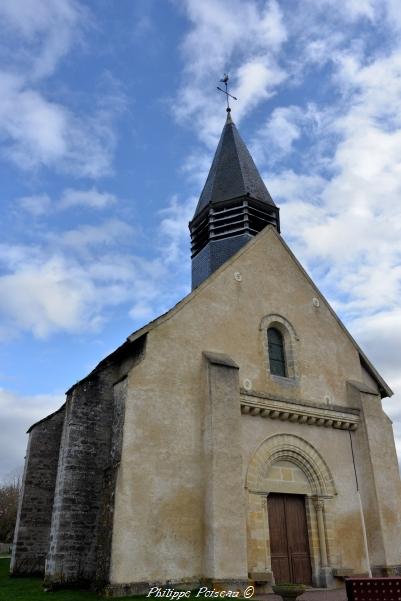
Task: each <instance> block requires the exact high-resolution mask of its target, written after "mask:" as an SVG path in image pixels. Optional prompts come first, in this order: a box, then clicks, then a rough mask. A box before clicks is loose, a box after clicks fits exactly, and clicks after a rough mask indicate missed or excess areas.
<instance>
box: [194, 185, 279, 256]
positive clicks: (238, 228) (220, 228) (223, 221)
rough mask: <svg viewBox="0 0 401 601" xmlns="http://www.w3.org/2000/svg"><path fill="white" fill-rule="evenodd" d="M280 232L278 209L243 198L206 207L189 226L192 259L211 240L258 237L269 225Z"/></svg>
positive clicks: (247, 197) (246, 197) (249, 198)
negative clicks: (248, 235) (244, 235)
mask: <svg viewBox="0 0 401 601" xmlns="http://www.w3.org/2000/svg"><path fill="white" fill-rule="evenodd" d="M268 224H271V225H274V226H275V227H276V228H277V230H278V232H280V219H279V209H278V207H275V206H271V205H266V203H264V202H261V201H259V200H256V199H254V198H251V197H249V196H243V197H240V198H234V199H232V200H226V201H222V202H219V203H215V204H213V205H210V206H207V207H205V208H204V209H203V210H202V212H201V213H200V214H199V215H197V216H196V217H195V218H194V219H193V220H192V221H191V224H190V229H191V257H192V258H193V257H195V256H196V255H197V254H198V253H199V252H200V251H201V250H202V248H204V247H205V246H206V244H207V243H208V242H209V241H211V240H214V241H216V240H221V239H223V238H229V237H231V236H239V235H241V234H250V235H251V236H255V235H256V234H258V233H259V232H260V231H261V230H262V229H263V228H264V227H265V226H266V225H268Z"/></svg>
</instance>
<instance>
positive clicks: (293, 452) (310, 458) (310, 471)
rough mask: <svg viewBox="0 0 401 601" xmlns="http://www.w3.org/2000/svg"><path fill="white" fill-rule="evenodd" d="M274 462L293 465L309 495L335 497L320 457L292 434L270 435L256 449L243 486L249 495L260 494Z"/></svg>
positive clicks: (329, 473)
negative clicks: (304, 478) (306, 486)
mask: <svg viewBox="0 0 401 601" xmlns="http://www.w3.org/2000/svg"><path fill="white" fill-rule="evenodd" d="M277 461H290V462H291V463H294V464H295V465H297V466H298V467H299V468H300V469H301V470H302V471H303V473H304V474H305V476H306V478H307V479H308V482H309V484H310V487H311V491H312V494H314V495H319V496H325V497H332V496H334V495H336V494H337V492H336V488H335V484H334V480H333V477H332V475H331V472H330V469H329V467H328V465H327V463H326V462H325V460H324V459H323V457H322V456H321V455H320V453H319V452H318V451H317V450H316V449H315V447H313V446H312V445H311V444H310V443H309V442H308V441H306V440H305V439H303V438H301V437H300V436H295V435H293V434H274V435H273V436H270V437H269V438H266V439H265V440H264V441H263V442H262V443H261V444H260V445H259V447H258V448H257V449H256V451H255V453H254V454H253V457H252V459H251V461H250V463H249V466H248V471H247V476H246V486H247V488H248V490H249V491H258V492H262V491H263V488H264V480H265V477H266V473H267V470H268V469H269V467H270V466H271V465H272V464H273V463H276V462H277ZM266 492H268V491H266Z"/></svg>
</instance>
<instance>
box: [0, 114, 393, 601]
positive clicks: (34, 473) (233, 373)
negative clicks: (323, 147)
mask: <svg viewBox="0 0 401 601" xmlns="http://www.w3.org/2000/svg"><path fill="white" fill-rule="evenodd" d="M189 226H190V233H191V242H192V292H191V293H190V294H189V295H188V296H186V297H185V298H184V299H183V300H181V301H180V302H179V303H178V304H177V305H176V306H175V307H174V308H173V309H171V310H170V311H168V312H167V313H165V314H164V315H161V316H160V317H158V318H157V319H155V320H154V321H152V322H150V323H149V324H148V325H146V326H144V327H143V328H141V329H140V330H138V331H136V332H134V333H133V334H131V335H130V336H128V338H127V340H126V341H125V342H124V343H123V344H122V346H120V347H119V348H117V349H116V350H115V351H114V352H113V353H112V354H110V355H109V356H108V357H106V358H105V359H104V360H103V361H101V362H100V363H99V365H98V366H97V367H96V368H95V369H94V370H93V371H92V372H91V373H90V374H89V375H88V376H87V377H86V378H84V379H83V380H81V381H80V382H78V383H76V384H74V385H73V386H72V387H71V388H70V390H69V391H68V393H67V397H66V402H65V404H64V405H63V406H62V407H61V408H60V409H59V410H58V411H56V412H55V413H53V414H52V415H49V416H47V417H45V418H44V419H43V420H41V421H39V422H38V423H36V424H34V425H33V426H31V428H30V429H29V431H28V432H29V440H28V449H27V454H26V462H25V471H24V477H23V488H22V494H21V498H20V505H19V510H18V518H17V526H16V531H15V544H14V550H13V556H12V562H11V572H12V574H14V575H22V574H42V575H43V576H44V582H45V586H46V587H48V588H54V587H57V586H66V585H68V586H70V585H82V584H88V585H90V586H93V587H98V588H100V589H101V590H103V591H104V592H105V593H106V594H108V595H110V596H113V595H115V596H118V595H125V594H127V595H128V594H134V593H138V594H139V593H141V594H143V593H145V594H146V593H148V592H149V589H150V587H152V586H169V587H170V588H171V587H176V588H185V589H193V588H196V587H197V586H199V585H201V584H207V585H208V586H209V587H214V588H216V589H220V590H221V589H222V588H224V589H225V590H227V589H230V590H239V591H243V590H244V588H245V587H246V586H248V585H249V584H253V585H254V586H255V587H256V590H260V591H268V590H270V589H269V587H270V585H271V584H272V583H275V582H276V583H279V582H293V583H303V584H306V585H309V586H312V587H340V586H342V584H343V580H344V577H345V576H347V575H351V574H365V575H368V574H373V575H399V574H401V528H400V511H401V486H400V476H399V469H398V463H397V457H396V452H395V445H394V438H393V431H392V424H391V421H390V419H389V418H388V417H387V415H386V414H385V413H384V412H383V409H382V405H381V399H382V398H385V397H389V396H391V394H392V391H391V389H390V388H389V386H388V385H387V384H386V382H385V381H384V380H383V378H382V377H381V376H380V374H379V373H378V372H377V371H376V369H375V368H374V366H373V365H372V364H371V363H370V361H369V359H368V358H367V357H366V355H365V354H364V352H363V351H362V350H361V348H360V347H359V346H358V344H357V343H356V342H355V340H354V339H353V338H352V336H351V334H350V333H349V332H348V330H347V329H346V328H345V326H344V325H343V323H342V322H341V321H340V319H339V318H338V317H337V315H336V314H335V312H334V311H333V309H332V308H331V307H330V305H329V304H328V302H327V301H326V299H325V298H324V297H323V295H322V294H321V292H320V291H319V290H318V288H317V287H316V285H315V284H314V283H313V281H312V280H311V279H310V277H309V276H308V274H307V273H306V272H305V270H304V269H303V268H302V266H301V265H300V263H299V262H298V261H297V259H296V257H295V256H294V255H293V253H292V252H291V250H290V249H289V248H288V246H287V244H286V243H285V242H284V240H283V238H282V236H281V234H280V216H279V209H278V207H277V206H276V205H275V203H274V201H273V199H272V198H271V196H270V194H269V192H268V190H267V188H266V186H265V184H264V182H263V180H262V178H261V176H260V174H259V172H258V170H257V168H256V166H255V164H254V162H253V159H252V157H251V155H250V153H249V151H248V149H247V147H246V145H245V143H244V142H243V140H242V138H241V137H240V134H239V133H238V130H237V128H236V126H235V124H234V123H233V121H232V119H231V113H230V109H227V120H226V123H225V125H224V128H223V131H222V134H221V138H220V142H219V145H218V147H217V150H216V154H215V156H214V159H213V163H212V166H211V169H210V172H209V175H208V177H207V180H206V183H205V186H204V188H203V191H202V193H201V195H200V199H199V203H198V206H197V208H196V211H195V215H194V217H193V219H192V221H191V222H190V224H189Z"/></svg>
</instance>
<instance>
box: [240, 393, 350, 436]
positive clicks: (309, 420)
mask: <svg viewBox="0 0 401 601" xmlns="http://www.w3.org/2000/svg"><path fill="white" fill-rule="evenodd" d="M241 413H242V414H243V415H251V416H253V417H263V418H270V419H276V420H280V421H289V422H291V423H298V424H304V425H307V426H317V427H325V428H336V429H338V430H356V429H357V428H358V425H359V421H360V418H359V412H358V410H357V409H348V408H347V407H344V408H342V407H341V408H338V407H336V408H333V407H330V406H328V405H324V404H321V405H319V404H317V403H302V402H298V401H297V402H294V401H290V400H284V399H272V398H268V397H267V396H266V395H262V394H256V393H255V394H252V393H249V392H247V393H246V394H241Z"/></svg>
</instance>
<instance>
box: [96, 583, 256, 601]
mask: <svg viewBox="0 0 401 601" xmlns="http://www.w3.org/2000/svg"><path fill="white" fill-rule="evenodd" d="M247 586H249V582H248V580H217V579H216V580H215V579H210V578H198V577H194V578H188V579H183V580H177V581H173V580H169V581H168V582H146V581H144V582H131V583H126V584H108V585H107V586H106V587H104V589H103V590H102V594H103V595H104V596H105V597H128V596H130V595H148V593H149V591H150V590H151V589H152V588H153V587H159V588H160V589H161V590H164V591H165V590H168V589H173V590H175V591H196V590H198V589H201V587H206V588H207V589H208V591H216V592H217V591H218V592H220V591H233V592H234V591H235V592H239V593H240V596H242V594H243V592H244V590H245V589H246V588H247ZM212 596H213V595H206V596H205V594H204V592H203V593H202V591H201V592H200V594H199V599H200V600H204V599H207V598H210V597H212ZM152 598H154V599H157V597H155V595H152V596H151V597H149V599H152ZM170 598H171V597H170ZM182 601H185V597H184V598H183V600H182Z"/></svg>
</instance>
